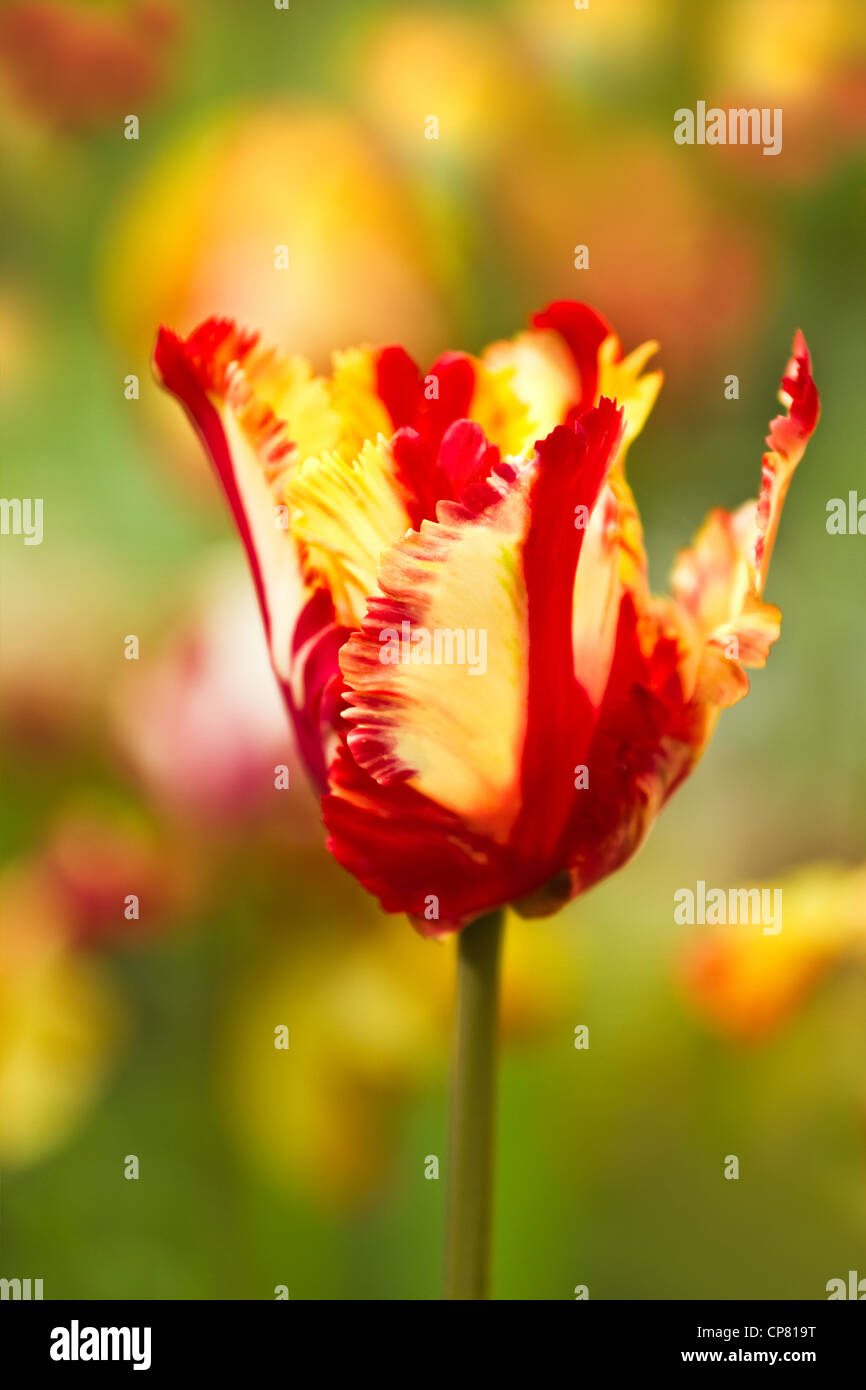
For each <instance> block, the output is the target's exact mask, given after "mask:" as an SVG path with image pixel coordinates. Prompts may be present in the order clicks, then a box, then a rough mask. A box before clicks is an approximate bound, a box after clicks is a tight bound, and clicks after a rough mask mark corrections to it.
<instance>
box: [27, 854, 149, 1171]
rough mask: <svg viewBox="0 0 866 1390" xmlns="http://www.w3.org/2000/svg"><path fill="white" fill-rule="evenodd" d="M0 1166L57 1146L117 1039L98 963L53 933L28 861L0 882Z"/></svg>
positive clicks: (114, 1007)
mask: <svg viewBox="0 0 866 1390" xmlns="http://www.w3.org/2000/svg"><path fill="white" fill-rule="evenodd" d="M0 904H2V915H0V923H2V924H0V1164H3V1165H8V1166H17V1165H25V1164H30V1163H34V1162H36V1161H37V1160H38V1159H41V1158H42V1157H44V1156H45V1155H46V1154H48V1153H50V1152H51V1151H52V1150H53V1149H55V1148H57V1147H58V1146H59V1145H60V1144H62V1143H64V1142H65V1141H66V1140H67V1139H68V1138H69V1137H70V1136H71V1134H72V1133H73V1132H74V1130H75V1129H76V1127H77V1126H78V1125H79V1124H80V1123H81V1121H82V1120H83V1119H84V1117H85V1115H86V1114H87V1112H88V1110H89V1108H90V1107H91V1106H92V1104H93V1102H94V1100H95V1099H96V1098H97V1097H98V1095H99V1094H100V1092H101V1090H102V1087H103V1085H104V1082H105V1078H106V1076H107V1074H108V1072H109V1070H110V1068H111V1065H112V1062H113V1059H114V1055H115V1053H116V1050H117V1047H118V1044H119V1042H120V1039H121V1037H122V1034H123V1012H122V1008H121V1005H120V1002H119V1000H118V998H117V996H116V994H115V992H114V990H113V988H112V986H111V983H110V981H109V980H108V978H107V977H106V975H105V973H104V972H103V969H102V967H101V965H100V963H99V962H98V961H97V960H96V959H94V958H93V957H92V956H90V955H88V954H85V953H84V952H81V951H77V950H75V949H74V948H73V947H72V945H71V942H70V939H69V938H68V937H67V935H66V933H65V932H64V930H63V927H62V925H59V924H60V923H62V921H63V909H62V903H61V900H60V896H59V894H58V893H57V891H56V890H55V889H54V887H53V886H52V884H51V883H50V881H49V880H48V878H47V877H46V875H44V874H43V873H42V872H41V870H39V869H38V868H37V867H35V866H33V865H30V864H22V865H15V866H10V867H7V869H6V870H5V871H4V875H3V878H2V880H0Z"/></svg>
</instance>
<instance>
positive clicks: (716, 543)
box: [155, 301, 819, 936]
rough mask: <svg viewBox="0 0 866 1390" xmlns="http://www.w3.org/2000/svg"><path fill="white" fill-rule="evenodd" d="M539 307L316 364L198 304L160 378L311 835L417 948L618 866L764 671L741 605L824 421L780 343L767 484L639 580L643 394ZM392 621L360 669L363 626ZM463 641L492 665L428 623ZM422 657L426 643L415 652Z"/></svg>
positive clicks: (585, 314) (548, 899)
mask: <svg viewBox="0 0 866 1390" xmlns="http://www.w3.org/2000/svg"><path fill="white" fill-rule="evenodd" d="M655 347H656V345H655V344H654V343H646V344H644V345H643V346H641V347H639V348H637V349H636V350H635V351H633V352H631V353H630V354H629V355H627V356H626V355H624V353H623V350H622V347H621V344H620V342H619V339H618V338H617V337H616V335H615V334H614V333H613V331H612V330H611V328H610V326H609V325H608V324H607V323H606V322H605V320H604V319H603V318H601V316H600V315H599V314H597V313H596V312H595V311H594V310H592V309H590V308H589V307H588V306H586V305H583V304H577V303H571V302H565V301H559V302H557V303H554V304H552V305H550V306H549V307H548V308H547V309H546V310H544V311H543V312H541V313H539V314H537V315H536V316H535V317H534V319H533V321H532V326H531V328H530V329H529V331H527V332H524V333H522V334H519V335H518V336H517V337H516V338H515V339H513V340H511V341H509V342H501V343H496V344H494V345H493V346H492V347H489V348H488V349H486V351H484V352H483V353H482V354H481V356H480V357H479V358H475V357H471V356H469V355H467V354H464V353H447V354H445V355H444V356H442V357H440V358H439V359H438V361H436V362H435V363H434V364H433V366H432V367H431V368H430V369H429V371H428V372H426V373H423V372H422V371H420V370H419V368H418V367H417V366H416V364H415V363H414V362H413V361H412V360H411V358H410V357H409V356H408V355H407V354H406V353H405V352H404V351H403V349H401V348H399V347H385V348H381V349H377V350H374V349H368V348H359V349H353V350H350V351H346V352H342V353H338V354H337V355H336V356H335V359H334V367H333V373H332V375H331V376H330V377H321V376H316V375H314V374H313V372H312V370H311V368H310V367H309V365H308V364H307V363H306V362H304V361H303V360H302V359H300V358H297V357H286V358H284V357H281V356H279V355H278V354H277V353H275V352H272V351H268V350H266V349H265V348H263V347H262V346H261V345H260V343H259V341H258V338H257V336H256V335H254V334H250V333H246V332H244V331H242V330H241V329H239V328H238V327H237V325H236V324H235V323H233V322H231V321H228V320H220V319H210V320H208V321H207V322H205V323H203V324H202V325H201V326H200V327H199V328H198V329H196V331H195V332H194V333H192V334H191V336H190V337H189V338H187V339H185V340H184V339H181V338H180V337H178V336H177V335H175V334H174V333H172V332H170V331H169V330H167V329H162V330H161V332H160V334H159V338H158V342H157V346H156V354H155V367H156V371H157V374H158V376H159V378H160V379H161V380H162V382H163V383H164V385H165V386H166V387H167V388H168V389H169V390H170V391H171V392H172V393H173V394H174V395H175V396H177V397H178V399H179V400H180V401H181V402H182V403H183V405H184V406H185V408H186V410H187V412H188V414H189V416H190V417H191V419H192V421H193V423H194V425H195V427H196V429H197V430H198V433H199V435H200V436H201V438H202V440H203V442H204V444H205V446H206V448H207V450H208V452H209V454H210V456H211V459H212V461H213V464H214V467H215V469H216V472H217V474H218V476H219V479H220V481H221V483H222V486H223V488H224V490H225V493H226V496H227V499H228V501H229V504H230V507H231V509H232V512H233V515H234V519H235V522H236V525H237V528H238V531H239V534H240V536H241V539H242V540H243V543H244V545H245V547H246V551H247V555H248V558H249V562H250V566H251V569H252V573H253V579H254V583H255V587H256V592H257V595H258V599H259V604H260V607H261V611H262V616H263V619H264V624H265V629H266V632H267V636H268V642H269V646H270V652H271V659H272V662H273V666H274V669H275V671H276V675H277V677H278V679H279V681H280V684H281V686H282V689H283V692H284V695H285V698H286V701H287V704H288V707H289V709H290V711H291V714H292V717H293V720H294V725H295V729H296V732H297V736H298V742H299V746H300V749H301V752H302V754H303V756H304V758H305V761H306V762H307V764H308V766H309V768H310V770H311V772H312V775H313V776H314V778H315V779H316V781H317V783H318V785H319V787H320V789H321V791H322V795H323V801H322V808H323V814H324V819H325V823H326V826H327V828H328V832H329V845H330V848H331V850H332V851H333V853H334V854H335V856H336V857H337V859H338V860H339V861H340V862H341V863H342V864H343V865H344V866H345V867H346V868H347V869H349V870H350V871H351V872H352V873H353V874H354V875H355V876H356V878H358V879H359V880H360V882H361V883H362V884H363V885H364V886H365V887H366V888H368V889H369V890H370V891H371V892H373V893H374V894H375V895H376V896H377V897H378V898H379V900H380V902H381V903H382V905H383V907H384V908H385V909H386V910H387V911H391V912H406V913H408V914H409V915H410V916H411V917H412V919H413V921H414V922H415V923H416V925H417V926H418V928H419V930H420V931H421V932H422V933H423V934H425V935H431V936H438V935H445V934H447V933H449V932H452V931H456V930H459V929H460V928H462V927H464V926H466V925H467V924H468V923H470V922H472V921H473V920H474V919H475V918H477V917H479V916H481V915H483V914H485V913H487V912H489V911H491V910H492V909H493V908H496V907H498V906H501V905H503V904H506V903H510V904H513V905H514V906H515V907H516V908H517V909H518V910H519V911H521V912H522V913H523V914H524V915H528V916H537V915H544V914H546V913H549V912H552V911H554V910H556V909H557V908H558V907H559V906H561V905H562V904H563V903H564V902H566V901H567V900H568V899H570V898H571V897H573V896H574V895H575V894H577V893H579V892H581V891H583V890H584V889H586V888H588V887H589V886H590V885H592V884H593V883H595V882H597V881H598V880H599V879H600V878H602V877H604V876H605V875H606V874H609V873H611V872H612V871H613V870H614V869H617V868H618V867H619V866H620V865H621V864H623V863H624V862H625V861H626V860H627V859H628V858H629V856H630V855H631V854H633V853H634V851H635V850H636V849H637V848H638V846H639V845H640V843H641V841H642V840H643V838H644V836H645V834H646V832H647V831H648V829H649V827H650V825H651V824H652V822H653V820H654V818H655V816H656V815H657V813H658V811H659V810H660V809H661V807H662V805H663V804H664V802H665V801H666V800H667V798H668V797H669V796H670V794H671V793H672V792H673V791H674V790H675V789H676V787H677V786H679V784H680V783H681V782H682V781H683V779H684V778H685V777H686V776H687V775H688V773H689V772H690V771H691V770H692V768H693V767H694V766H695V764H696V762H697V760H698V758H699V756H700V754H701V752H702V750H703V748H704V746H705V744H706V742H707V740H708V738H709V736H710V734H711V732H712V730H713V727H714V724H715V721H716V718H717V716H718V713H719V711H720V710H721V709H723V708H725V707H726V706H728V705H731V704H733V703H734V702H735V701H737V700H739V699H740V698H741V697H742V696H743V695H744V694H745V693H746V691H747V690H748V678H747V676H746V670H745V668H746V667H760V666H763V665H764V663H765V661H766V659H767V654H768V651H769V648H770V646H771V644H772V643H773V642H774V641H775V639H776V637H777V636H778V633H779V624H780V614H779V610H778V609H777V608H775V607H773V606H772V605H771V604H768V603H767V602H766V601H765V600H764V597H763V592H764V585H765V581H766V576H767V568H768V565H769V561H770V556H771V552H772V549H773V544H774V541H775V537H776V531H777V528H778V525H779V517H780V513H781V509H782V504H783V502H784V498H785V494H786V492H787V489H788V485H789V483H790V480H791V477H792V474H793V472H794V469H795V467H796V465H797V464H798V462H799V460H800V458H801V457H802V455H803V452H804V449H805V447H806V443H807V441H808V439H809V437H810V435H811V433H812V431H813V430H814V428H815V424H816V422H817V419H818V411H819V406H818V395H817V392H816V389H815V385H814V382H813V380H812V374H811V365H810V359H809V354H808V351H807V348H806V344H805V342H804V340H803V337H802V335H801V334H799V333H798V334H797V336H796V338H795V342H794V350H793V356H792V358H791V360H790V362H789V364H788V366H787V369H786V371H785V374H784V377H783V380H782V389H781V400H782V402H783V404H784V406H785V407H786V411H785V414H783V415H779V416H777V417H776V418H775V419H774V420H773V421H772V422H771V425H770V432H769V436H768V440H767V443H768V450H767V452H766V453H765V454H764V458H763V472H762V479H761V488H760V496H759V499H758V501H757V502H754V501H753V502H749V503H747V504H746V505H744V506H743V507H742V508H740V509H739V510H738V511H737V512H735V513H728V512H725V511H721V510H717V511H714V512H713V513H712V514H711V516H710V517H709V519H708V521H707V522H706V524H705V525H704V527H703V529H702V530H701V531H700V532H699V534H698V537H697V539H696V541H695V543H694V545H693V546H692V547H691V548H690V549H688V550H686V551H684V552H683V553H682V554H681V555H680V557H679V559H678V561H677V564H676V567H675V570H674V574H673V581H672V590H671V593H670V595H669V596H667V597H665V598H656V597H654V596H653V595H652V593H651V591H650V588H649V583H648V576H647V565H646V557H645V553H644V548H643V541H642V534H641V525H640V518H639V515H638V511H637V508H636V506H635V502H634V499H633V497H632V493H631V491H630V488H629V486H628V483H627V481H626V475H625V453H626V448H627V446H628V445H629V443H630V442H631V441H632V440H633V439H634V437H635V436H636V435H637V434H638V433H639V432H640V430H641V428H642V426H643V424H644V421H645V420H646V417H647V415H648V413H649V411H650V409H651V408H652V405H653V402H654V400H655V397H656V395H657V392H658V389H659V387H660V384H661V374H660V373H659V372H657V371H649V372H648V371H646V370H645V368H646V364H647V362H648V359H649V358H650V357H651V356H652V354H653V352H654V351H655ZM395 631H396V632H398V633H400V634H401V635H402V636H404V637H406V639H407V645H406V646H405V647H403V648H401V654H400V658H399V659H396V660H388V661H384V660H383V655H384V647H383V643H386V642H387V643H390V642H391V640H392V639H391V637H390V636H387V637H386V636H385V634H390V633H391V632H395ZM431 633H433V634H437V633H439V634H443V635H448V636H449V637H450V638H453V637H454V634H461V633H462V634H464V635H465V634H468V633H484V634H485V640H486V661H485V668H484V670H483V671H481V669H480V667H478V668H476V669H473V667H472V666H471V665H470V664H469V663H468V662H465V661H464V662H461V661H460V660H459V659H458V660H442V661H441V662H437V661H435V660H431V659H429V648H428V647H425V638H424V634H427V635H428V637H429V634H431ZM425 652H426V655H425Z"/></svg>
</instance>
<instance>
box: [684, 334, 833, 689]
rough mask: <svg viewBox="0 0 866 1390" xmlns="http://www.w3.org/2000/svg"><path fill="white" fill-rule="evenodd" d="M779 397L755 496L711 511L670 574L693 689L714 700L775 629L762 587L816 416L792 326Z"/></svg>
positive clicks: (804, 354) (759, 657)
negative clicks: (690, 637) (780, 411)
mask: <svg viewBox="0 0 866 1390" xmlns="http://www.w3.org/2000/svg"><path fill="white" fill-rule="evenodd" d="M780 399H781V400H782V402H783V403H784V404H785V405H787V407H788V414H787V415H779V416H777V417H776V418H775V419H774V420H772V421H771V423H770V433H769V435H768V438H767V443H768V444H769V445H770V449H769V451H768V452H767V453H765V454H764V457H763V461H762V480H761V494H760V497H759V499H758V501H757V502H747V503H745V504H744V505H743V506H742V507H741V508H740V509H739V510H738V511H737V512H735V513H733V514H732V513H730V512H726V511H723V510H722V509H717V510H715V511H713V512H711V514H710V516H709V517H708V519H707V521H706V522H705V523H704V525H703V527H702V528H701V530H700V531H699V532H698V535H697V537H696V539H695V543H694V545H693V546H692V547H691V548H690V549H688V550H685V551H683V552H682V553H681V554H680V555H679V557H678V559H677V562H676V565H675V567H674V571H673V575H672V581H671V586H672V593H673V596H674V599H675V601H676V602H677V603H678V604H679V605H680V607H681V609H682V611H683V613H684V614H686V615H687V616H688V618H689V620H690V621H691V622H693V623H694V624H695V628H696V635H697V638H698V639H699V640H700V641H702V642H703V643H704V651H703V656H702V659H701V663H700V667H699V671H698V683H699V693H700V695H701V697H702V698H704V699H706V700H709V701H712V703H715V704H720V705H726V704H732V703H734V701H736V700H738V699H740V698H741V697H742V696H743V695H744V694H745V693H746V691H747V690H748V688H749V686H748V680H747V679H746V677H745V672H744V671H743V670H742V667H744V666H752V667H761V666H763V665H764V664H765V663H766V660H767V656H768V654H769V650H770V647H771V646H772V644H773V643H774V642H775V641H776V639H777V637H778V636H779V632H780V629H781V614H780V612H779V609H778V608H776V607H775V606H774V605H773V604H769V603H766V602H765V601H764V599H763V597H762V594H763V589H764V584H765V582H766V577H767V570H768V568H769V563H770V556H771V553H772V549H773V545H774V542H775V538H776V533H777V530H778V526H779V519H780V516H781V511H782V506H783V503H784V500H785V496H786V494H787V491H788V486H789V484H790V481H791V478H792V476H793V473H794V469H795V468H796V466H797V464H798V463H799V461H800V459H801V458H802V457H803V454H804V452H805V449H806V445H807V443H808V441H809V438H810V437H811V434H812V432H813V431H814V429H815V426H816V424H817V422H818V416H819V404H818V393H817V390H816V388H815V383H814V381H813V379H812V370H811V361H810V358H809V352H808V349H807V347H806V343H805V339H804V338H803V335H802V334H801V333H799V332H798V333H797V335H796V337H795V339H794V355H793V357H792V358H791V360H790V362H789V363H788V366H787V368H786V370H785V375H784V377H783V380H782V389H781V392H780Z"/></svg>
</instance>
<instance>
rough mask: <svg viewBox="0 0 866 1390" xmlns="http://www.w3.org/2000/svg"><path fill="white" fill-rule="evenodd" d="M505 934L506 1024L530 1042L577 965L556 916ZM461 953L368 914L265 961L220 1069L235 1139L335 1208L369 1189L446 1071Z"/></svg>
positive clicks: (237, 1011) (568, 990) (274, 1172)
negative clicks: (283, 1042) (406, 1120)
mask: <svg viewBox="0 0 866 1390" xmlns="http://www.w3.org/2000/svg"><path fill="white" fill-rule="evenodd" d="M361 910H362V911H364V910H365V909H364V908H362V909H361ZM505 941H506V946H505V956H504V962H503V997H502V1035H503V1038H504V1039H505V1041H506V1043H507V1042H509V1041H510V1042H512V1043H514V1042H517V1041H524V1042H525V1041H527V1040H529V1039H531V1038H533V1037H536V1036H539V1035H541V1034H543V1032H544V1031H545V1029H546V1028H548V1027H549V1026H550V1025H551V1024H552V1022H553V1020H554V1019H555V1018H556V1017H557V1016H558V1014H559V1013H560V1012H561V1010H562V1008H563V1007H564V1004H565V1001H566V998H568V997H571V996H573V993H574V968H573V966H572V964H571V963H570V962H571V958H570V957H569V955H568V953H567V951H566V947H565V945H564V938H563V937H562V936H561V935H560V934H559V932H558V930H557V928H556V927H554V926H553V925H550V924H547V923H542V922H534V923H531V924H529V923H524V922H520V921H518V920H516V919H513V920H512V921H511V922H510V923H509V930H508V932H507V933H506V937H505ZM425 947H426V949H425ZM455 956H456V948H455V943H454V940H453V939H452V940H450V941H446V942H443V943H441V944H438V945H436V946H435V947H433V948H432V949H431V946H430V943H425V942H424V941H422V940H421V938H420V937H418V936H416V935H415V934H414V933H412V932H407V931H406V928H405V924H404V923H403V921H402V920H401V919H399V918H396V917H384V916H379V915H373V914H372V912H368V916H367V920H365V921H363V922H362V923H360V924H359V923H358V922H357V921H355V922H354V923H353V924H352V926H351V928H347V929H346V930H345V931H343V929H342V928H340V929H339V930H337V929H336V928H334V927H333V926H331V925H330V924H329V929H328V930H323V929H322V923H321V922H319V923H318V924H317V931H316V932H302V933H298V934H295V935H293V936H292V937H291V938H290V941H289V943H288V945H286V943H285V940H284V939H283V940H282V941H281V943H280V945H279V946H275V947H274V948H273V950H272V951H269V952H268V953H267V956H266V958H264V959H260V960H259V962H258V965H257V968H256V970H255V972H254V973H253V974H252V975H251V976H250V977H249V978H248V979H247V980H246V981H245V982H244V983H243V984H242V985H241V986H240V987H239V989H238V992H237V995H236V997H235V999H234V1001H233V1003H232V1005H231V1008H230V1013H229V1017H228V1019H227V1025H226V1030H225V1033H224V1036H223V1044H222V1051H223V1068H222V1070H223V1081H224V1089H225V1099H226V1106H227V1113H228V1116H229V1120H230V1123H231V1126H232V1129H233V1131H234V1133H235V1134H236V1137H237V1141H238V1143H239V1144H240V1145H241V1146H242V1147H243V1149H244V1150H245V1152H246V1153H247V1155H248V1157H249V1158H250V1160H251V1161H252V1162H253V1163H254V1164H255V1165H256V1166H257V1167H259V1168H260V1169H261V1170H263V1171H264V1172H265V1173H267V1175H268V1176H269V1178H270V1179H271V1180H272V1181H274V1182H275V1183H277V1184H280V1185H285V1184H289V1185H291V1186H293V1187H295V1188H299V1189H300V1190H302V1191H304V1192H306V1193H309V1194H310V1195H312V1196H313V1197H314V1198H316V1199H317V1200H318V1201H319V1202H320V1203H322V1204H323V1205H326V1206H333V1207H344V1206H351V1205H355V1204H357V1203H359V1202H362V1201H364V1200H365V1199H367V1198H369V1197H370V1196H371V1195H372V1194H373V1193H374V1192H375V1189H376V1186H377V1184H378V1182H379V1181H380V1180H381V1179H382V1177H383V1176H384V1174H385V1172H386V1170H387V1165H388V1162H389V1159H390V1157H391V1155H392V1153H393V1149H394V1146H395V1143H396V1139H397V1129H398V1124H399V1120H400V1114H401V1108H402V1106H403V1105H405V1104H406V1103H408V1102H409V1101H410V1100H411V1099H412V1098H413V1097H417V1096H418V1095H419V1094H421V1093H422V1091H423V1088H424V1087H425V1085H429V1084H431V1082H433V1081H434V1080H435V1079H436V1078H437V1077H439V1075H440V1073H441V1068H442V1065H443V1058H444V1056H445V1054H446V1052H447V1035H448V1025H449V1019H450V1012H451V1008H452V1004H453V998H452V996H453V980H454V970H455ZM280 1027H283V1028H286V1029H287V1030H288V1047H287V1048H286V1047H278V1046H276V1045H275V1029H278V1028H280ZM441 1156H442V1155H441V1154H440V1157H441ZM423 1158H424V1155H423V1154H422V1155H419V1172H420V1171H421V1168H420V1165H421V1163H422V1161H423Z"/></svg>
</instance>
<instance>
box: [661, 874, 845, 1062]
mask: <svg viewBox="0 0 866 1390" xmlns="http://www.w3.org/2000/svg"><path fill="white" fill-rule="evenodd" d="M779 887H780V888H781V893H782V910H783V913H784V919H783V922H782V930H781V931H780V932H779V934H778V935H773V934H767V935H765V934H764V933H763V930H762V928H760V927H757V928H756V927H750V926H743V925H739V926H728V927H725V928H715V929H708V930H701V932H700V934H699V935H697V936H696V937H695V938H694V939H693V940H692V941H691V942H690V943H689V945H688V947H687V949H686V950H685V951H684V953H683V958H682V961H681V971H682V980H683V985H684V988H685V991H686V997H687V998H688V999H689V1001H690V1002H691V1004H692V1006H693V1007H694V1008H695V1009H696V1011H697V1013H698V1014H699V1016H700V1017H702V1018H704V1019H705V1020H706V1021H707V1022H708V1023H709V1024H710V1025H711V1026H712V1027H714V1028H716V1029H717V1030H718V1031H719V1032H720V1033H721V1034H722V1035H723V1036H724V1037H727V1038H731V1039H733V1040H736V1041H738V1042H745V1043H748V1042H760V1041H761V1040H762V1039H763V1038H765V1037H766V1036H768V1035H769V1034H770V1033H772V1032H773V1031H774V1030H775V1029H776V1028H779V1027H781V1026H782V1025H783V1024H784V1023H785V1022H787V1021H788V1019H789V1018H790V1017H791V1016H792V1015H794V1014H795V1013H796V1010H797V1008H798V1007H799V1006H800V1005H801V1004H803V1003H804V1002H805V1001H806V1000H807V999H808V997H809V995H810V994H811V993H812V992H813V991H814V990H816V989H817V988H818V987H819V985H820V984H821V983H822V982H823V981H824V980H825V978H826V977H827V976H828V974H829V973H830V972H831V970H833V969H834V968H835V969H841V968H842V967H844V966H845V965H855V964H857V963H858V962H859V964H860V967H861V969H862V967H863V965H864V964H866V869H862V868H858V869H843V868H841V867H839V866H833V865H815V866H808V867H806V868H802V869H798V870H797V872H796V873H794V874H792V875H790V876H789V877H788V878H787V879H785V880H784V882H783V883H781V884H780V885H779ZM864 989H866V980H864Z"/></svg>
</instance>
